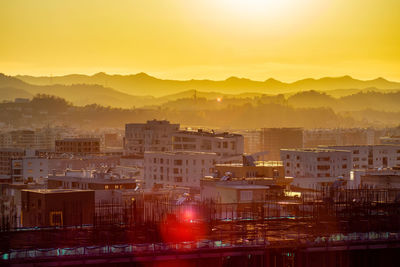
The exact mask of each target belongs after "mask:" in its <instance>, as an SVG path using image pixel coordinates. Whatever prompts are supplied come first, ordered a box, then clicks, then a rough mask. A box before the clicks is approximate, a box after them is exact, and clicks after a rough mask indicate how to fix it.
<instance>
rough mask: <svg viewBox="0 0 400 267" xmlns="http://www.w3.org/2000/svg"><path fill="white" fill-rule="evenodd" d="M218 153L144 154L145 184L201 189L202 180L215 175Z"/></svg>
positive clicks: (149, 186) (175, 152)
mask: <svg viewBox="0 0 400 267" xmlns="http://www.w3.org/2000/svg"><path fill="white" fill-rule="evenodd" d="M216 159H217V154H216V153H209V152H196V151H169V152H156V151H148V152H145V153H144V182H145V186H146V187H147V188H152V187H153V186H157V185H161V186H187V187H193V188H199V187H200V179H201V178H203V177H204V176H207V175H212V174H213V173H214V165H215V162H216Z"/></svg>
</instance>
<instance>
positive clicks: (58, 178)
mask: <svg viewBox="0 0 400 267" xmlns="http://www.w3.org/2000/svg"><path fill="white" fill-rule="evenodd" d="M47 184H48V188H49V189H84V190H94V192H95V202H96V203H102V202H109V203H119V202H121V201H122V199H121V198H122V193H123V191H129V190H134V189H135V188H136V187H137V185H138V184H137V182H136V179H122V178H120V176H119V175H116V174H114V173H112V172H110V171H108V172H100V171H90V170H83V171H81V170H79V171H74V170H67V171H66V172H65V174H64V175H50V176H49V177H48V182H47Z"/></svg>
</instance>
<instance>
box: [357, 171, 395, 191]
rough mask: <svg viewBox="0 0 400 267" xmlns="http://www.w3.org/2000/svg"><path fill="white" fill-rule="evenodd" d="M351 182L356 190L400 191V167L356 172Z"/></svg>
mask: <svg viewBox="0 0 400 267" xmlns="http://www.w3.org/2000/svg"><path fill="white" fill-rule="evenodd" d="M350 180H352V181H353V187H354V188H375V189H390V188H395V189H400V167H393V168H385V169H373V170H354V171H352V173H351V179H350Z"/></svg>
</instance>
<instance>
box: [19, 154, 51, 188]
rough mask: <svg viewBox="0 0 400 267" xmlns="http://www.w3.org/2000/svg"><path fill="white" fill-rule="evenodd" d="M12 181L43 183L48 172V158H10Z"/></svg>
mask: <svg viewBox="0 0 400 267" xmlns="http://www.w3.org/2000/svg"><path fill="white" fill-rule="evenodd" d="M11 166H12V180H13V182H25V183H32V182H35V183H43V182H44V179H45V178H47V176H48V173H49V166H48V159H47V158H39V157H22V158H19V159H13V160H12V164H11Z"/></svg>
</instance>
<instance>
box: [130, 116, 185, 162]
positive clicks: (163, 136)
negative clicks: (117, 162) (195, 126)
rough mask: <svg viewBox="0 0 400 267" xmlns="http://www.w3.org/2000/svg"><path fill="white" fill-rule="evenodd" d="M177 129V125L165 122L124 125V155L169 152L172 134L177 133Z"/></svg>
mask: <svg viewBox="0 0 400 267" xmlns="http://www.w3.org/2000/svg"><path fill="white" fill-rule="evenodd" d="M179 127H180V125H179V124H171V123H170V122H169V121H166V120H162V121H159V120H151V121H147V122H146V123H129V124H126V125H125V139H124V154H125V155H138V154H141V155H143V153H144V152H145V151H169V150H171V147H172V137H171V136H172V133H174V132H176V131H178V130H179Z"/></svg>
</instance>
